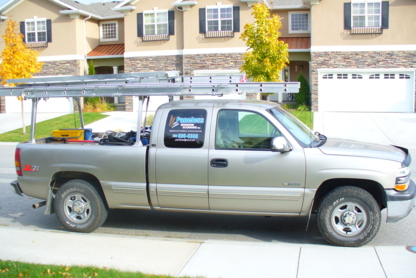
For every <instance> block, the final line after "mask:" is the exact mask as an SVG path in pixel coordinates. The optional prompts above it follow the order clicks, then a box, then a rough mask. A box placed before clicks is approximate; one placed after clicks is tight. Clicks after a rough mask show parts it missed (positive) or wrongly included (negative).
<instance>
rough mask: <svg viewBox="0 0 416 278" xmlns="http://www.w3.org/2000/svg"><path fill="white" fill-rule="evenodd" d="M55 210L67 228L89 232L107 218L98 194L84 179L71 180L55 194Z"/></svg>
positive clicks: (104, 206) (105, 209) (104, 207)
mask: <svg viewBox="0 0 416 278" xmlns="http://www.w3.org/2000/svg"><path fill="white" fill-rule="evenodd" d="M55 212H56V215H57V216H58V219H59V221H61V223H62V225H64V226H65V227H66V228H67V229H68V230H70V231H74V232H82V233H89V232H92V231H94V230H95V229H97V228H99V227H100V226H101V225H102V224H103V223H104V221H105V219H106V218H107V214H108V211H107V207H106V205H105V204H104V202H103V200H102V198H101V196H100V194H99V193H98V192H97V190H96V189H95V188H94V186H92V185H91V184H90V183H88V182H87V181H84V180H71V181H68V182H66V183H65V184H64V185H62V186H61V188H59V190H58V192H57V193H56V196H55Z"/></svg>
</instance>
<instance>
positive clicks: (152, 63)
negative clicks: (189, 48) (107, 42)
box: [124, 53, 257, 111]
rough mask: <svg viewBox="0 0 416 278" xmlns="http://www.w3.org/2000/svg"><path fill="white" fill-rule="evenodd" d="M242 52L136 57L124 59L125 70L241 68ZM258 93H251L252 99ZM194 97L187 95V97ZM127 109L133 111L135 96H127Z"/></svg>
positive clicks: (185, 71) (182, 71)
mask: <svg viewBox="0 0 416 278" xmlns="http://www.w3.org/2000/svg"><path fill="white" fill-rule="evenodd" d="M241 57H242V54H239V53H228V54H227V53H224V54H197V55H171V56H155V57H134V58H125V59H124V71H125V72H126V73H127V72H141V71H179V72H180V73H179V74H180V75H193V74H194V71H195V70H229V69H239V68H240V67H241V65H242V64H243V60H242V58H241ZM253 95H257V94H250V96H249V97H250V99H253V98H255V96H253ZM189 98H191V99H193V97H192V96H191V97H185V99H189ZM125 101H126V111H133V97H128V96H127V97H126V98H125Z"/></svg>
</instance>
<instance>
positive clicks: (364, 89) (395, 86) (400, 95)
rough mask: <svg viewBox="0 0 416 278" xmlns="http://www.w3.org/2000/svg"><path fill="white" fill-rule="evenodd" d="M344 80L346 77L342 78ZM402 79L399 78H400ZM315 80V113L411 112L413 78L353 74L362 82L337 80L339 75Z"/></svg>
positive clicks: (349, 75)
mask: <svg viewBox="0 0 416 278" xmlns="http://www.w3.org/2000/svg"><path fill="white" fill-rule="evenodd" d="M343 75H344V78H345V77H346V75H345V74H343ZM402 75H403V74H402ZM323 76H325V77H328V75H321V76H320V79H319V92H318V97H319V111H321V112H324V111H339V112H413V99H414V96H413V94H414V89H413V87H414V77H413V78H409V79H399V74H387V77H388V78H394V79H384V77H385V76H384V74H377V77H378V78H379V79H370V76H371V77H374V75H372V74H370V73H367V74H362V73H360V74H355V75H354V77H355V78H356V77H357V76H359V77H360V78H362V79H352V76H353V74H351V73H349V74H348V79H337V76H340V74H337V73H335V74H331V75H330V77H332V78H334V79H324V78H323Z"/></svg>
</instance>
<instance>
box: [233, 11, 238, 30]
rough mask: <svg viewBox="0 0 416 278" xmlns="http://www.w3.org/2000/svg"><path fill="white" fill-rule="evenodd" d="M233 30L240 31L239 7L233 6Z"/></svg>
mask: <svg viewBox="0 0 416 278" xmlns="http://www.w3.org/2000/svg"><path fill="white" fill-rule="evenodd" d="M233 25H234V26H233V27H234V29H233V32H240V7H239V6H234V7H233Z"/></svg>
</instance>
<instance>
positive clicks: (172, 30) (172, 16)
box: [168, 11, 175, 36]
mask: <svg viewBox="0 0 416 278" xmlns="http://www.w3.org/2000/svg"><path fill="white" fill-rule="evenodd" d="M168 22H169V24H168V29H169V30H168V34H169V36H173V35H175V11H168Z"/></svg>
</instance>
